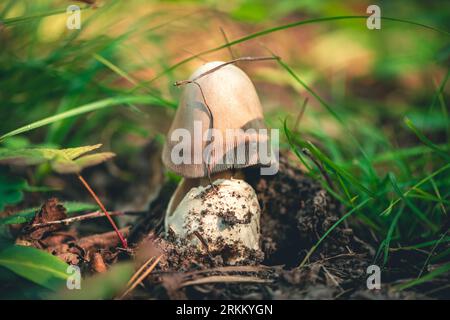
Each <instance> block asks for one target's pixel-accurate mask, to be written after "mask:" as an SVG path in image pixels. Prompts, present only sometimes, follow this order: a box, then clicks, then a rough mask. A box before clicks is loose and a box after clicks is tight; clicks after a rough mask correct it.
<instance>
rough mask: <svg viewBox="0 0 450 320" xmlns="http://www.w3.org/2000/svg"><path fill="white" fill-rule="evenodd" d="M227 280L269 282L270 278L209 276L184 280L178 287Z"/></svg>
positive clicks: (224, 281) (225, 281)
mask: <svg viewBox="0 0 450 320" xmlns="http://www.w3.org/2000/svg"><path fill="white" fill-rule="evenodd" d="M227 282H253V283H270V282H272V280H267V279H260V278H256V277H246V276H209V277H204V278H200V279H195V280H191V281H186V282H183V283H182V284H180V288H183V287H187V286H194V285H198V284H205V283H227Z"/></svg>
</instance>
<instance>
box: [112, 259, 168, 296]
mask: <svg viewBox="0 0 450 320" xmlns="http://www.w3.org/2000/svg"><path fill="white" fill-rule="evenodd" d="M162 256H163V255H160V256H159V257H158V258H157V259H156V260H155V262H153V264H152V265H151V266H150V267H149V268H148V269H147V270H145V272H144V273H143V274H142V275H141V276H140V277H139V278H138V279H137V280H136V281H135V282H134V283H133V284H132V285H131V286H130V287H129V288H128V289H127V290H126V291H125V292H124V293H123V294H122V295H121V296H120V298H119V299H123V298H125V297H126V296H127V295H128V294H129V293H130V292H131V291H133V290H134V288H136V287H137V285H138V284H140V283H141V282H142V280H144V279H145V278H146V277H147V276H148V275H149V274H150V273H151V272H152V271H153V269H155V267H156V265H157V264H158V262H159V260H161V258H162Z"/></svg>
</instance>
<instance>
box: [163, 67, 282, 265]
mask: <svg viewBox="0 0 450 320" xmlns="http://www.w3.org/2000/svg"><path fill="white" fill-rule="evenodd" d="M177 84H186V86H185V88H184V91H183V93H182V96H181V100H180V103H179V107H178V110H177V112H176V115H175V118H174V120H173V123H172V125H171V127H170V130H169V133H168V135H167V139H166V143H165V145H164V149H163V156H162V159H163V162H164V164H165V166H166V167H167V168H169V169H170V170H172V171H174V172H175V173H177V174H179V175H181V176H182V177H183V179H182V181H181V182H180V184H179V185H178V187H177V189H176V190H175V192H174V194H173V195H172V198H171V200H170V202H169V205H168V208H167V211H166V217H165V223H164V225H165V231H166V235H170V236H171V237H172V238H174V239H175V240H176V241H180V242H183V241H184V242H188V243H189V244H191V245H194V246H196V247H197V248H198V249H199V250H200V251H206V253H211V252H214V253H217V254H221V253H222V256H224V255H225V252H226V256H227V261H226V262H228V263H230V264H234V263H236V262H238V261H242V260H244V259H245V258H246V257H248V256H249V255H250V254H252V255H253V256H254V254H255V252H257V253H261V251H260V248H259V242H260V241H259V233H260V227H259V219H260V213H261V209H260V206H259V203H258V200H257V197H256V194H255V191H254V190H253V188H252V187H251V186H250V185H249V184H248V183H246V182H245V181H244V174H243V172H242V170H240V169H243V168H246V167H250V166H271V165H272V164H273V161H274V159H273V157H271V156H270V155H268V156H267V157H261V155H260V154H261V152H259V151H260V150H259V149H258V148H259V145H261V144H266V152H269V153H270V150H267V145H268V143H269V139H268V134H267V130H264V129H265V125H264V120H263V113H262V107H261V103H260V101H259V98H258V95H257V93H256V89H255V87H254V86H253V83H252V82H251V80H250V79H249V78H248V76H247V75H246V74H245V73H244V72H243V71H242V70H241V69H239V68H238V67H236V66H234V65H232V64H230V63H225V62H220V61H216V62H209V63H206V64H204V65H203V66H201V67H200V68H198V69H197V70H196V71H195V72H194V73H193V74H192V76H191V77H190V79H189V80H187V81H182V82H178V83H177ZM260 129H263V130H260ZM230 132H231V134H230ZM269 149H270V147H269Z"/></svg>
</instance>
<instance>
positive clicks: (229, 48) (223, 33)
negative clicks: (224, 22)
mask: <svg viewBox="0 0 450 320" xmlns="http://www.w3.org/2000/svg"><path fill="white" fill-rule="evenodd" d="M220 32H221V33H222V36H223V38H224V40H225V43H226V44H229V43H230V41H228V37H227V34H226V33H225V30H223V28H222V27H220ZM228 51H229V52H230V56H231V59H236V57H235V56H234V53H233V49H231V46H228Z"/></svg>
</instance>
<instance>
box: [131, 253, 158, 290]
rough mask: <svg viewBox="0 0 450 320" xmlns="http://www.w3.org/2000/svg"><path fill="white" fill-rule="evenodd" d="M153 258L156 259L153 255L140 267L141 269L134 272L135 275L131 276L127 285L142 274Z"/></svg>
mask: <svg viewBox="0 0 450 320" xmlns="http://www.w3.org/2000/svg"><path fill="white" fill-rule="evenodd" d="M153 259H155V257H154V256H151V257H150V258H149V259H147V261H145V262H144V264H143V265H142V266H141V267H140V268H139V270H138V271H136V272H135V273H134V274H133V276H132V277H131V279H130V280H129V281H128V282H127V287H129V286H130V285H131V284H132V283H133V282H134V280H136V279H137V277H138V276H139V275H140V274H141V272H142V271H143V270H144V269H145V268H147V267H148V265H149V264H150V262H152V261H153Z"/></svg>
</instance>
